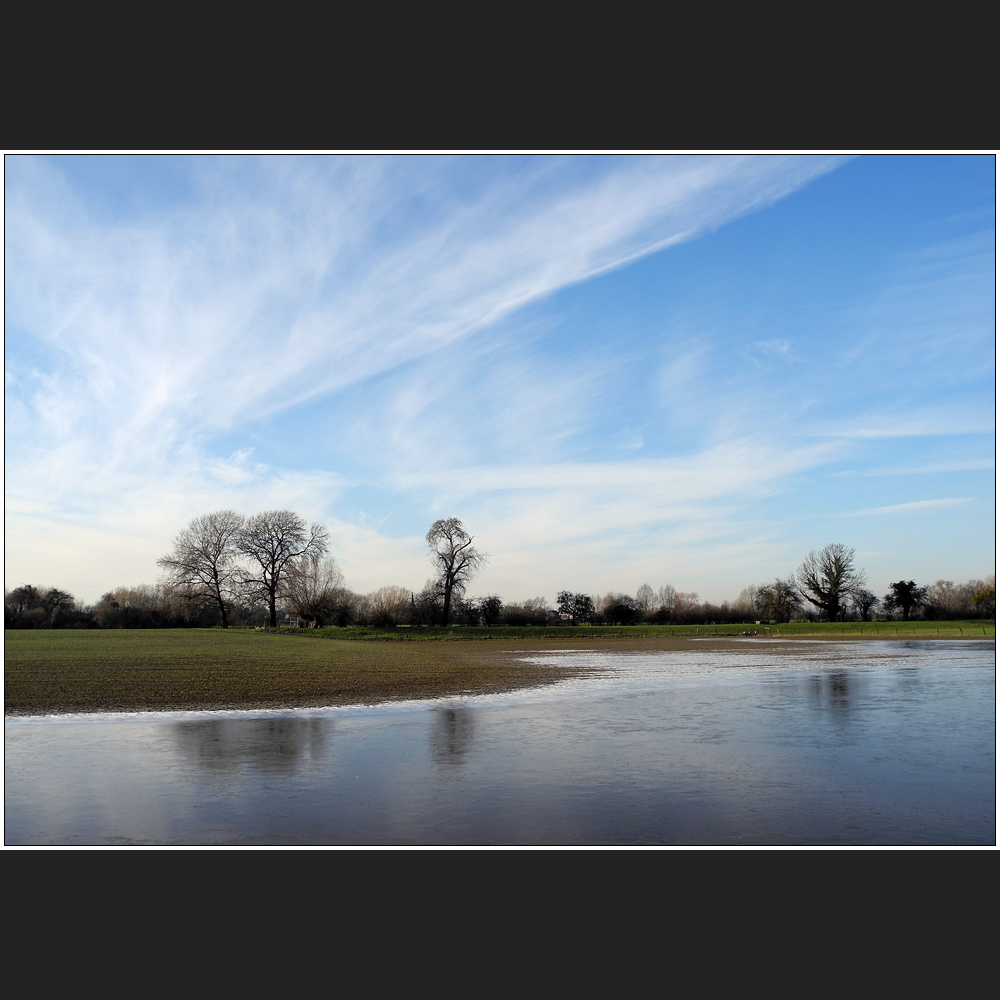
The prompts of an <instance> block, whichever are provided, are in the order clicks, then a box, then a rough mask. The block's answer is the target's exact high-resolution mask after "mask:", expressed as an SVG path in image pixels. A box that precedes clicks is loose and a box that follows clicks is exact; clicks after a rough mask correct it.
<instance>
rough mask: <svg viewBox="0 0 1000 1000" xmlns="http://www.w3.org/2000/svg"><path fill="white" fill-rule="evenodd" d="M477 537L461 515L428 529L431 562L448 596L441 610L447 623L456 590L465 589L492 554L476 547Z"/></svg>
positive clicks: (460, 591) (438, 580)
mask: <svg viewBox="0 0 1000 1000" xmlns="http://www.w3.org/2000/svg"><path fill="white" fill-rule="evenodd" d="M473 537H474V536H472V535H470V534H469V533H468V532H467V531H466V530H465V525H464V524H462V522H461V521H460V520H459V519H458V518H457V517H449V518H447V519H445V520H443V521H435V522H434V523H433V524H432V525H431V530H430V531H428V532H427V544H428V545H429V546H430V550H431V562H432V563H434V566H435V568H436V569H437V571H438V576H437V585H438V587H440V588H441V595H442V597H443V598H444V607H443V608H442V612H441V615H442V619H443V624H444V625H447V624H448V618H449V616H450V614H451V598H452V594H453V593H455V592H456V591H457V593H458V594H462V593H464V592H465V587H466V585H467V584H468V582H469V580H471V579H472V577H473V576H474V575H475V572H476V570H478V569H479V568H480V567H482V566H485V565H486V561H487V558H488V557H487V555H486V553H485V552H477V551H476V550H475V549H474V548H473V547H472V540H473Z"/></svg>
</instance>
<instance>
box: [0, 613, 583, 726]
mask: <svg viewBox="0 0 1000 1000" xmlns="http://www.w3.org/2000/svg"><path fill="white" fill-rule="evenodd" d="M491 645H492V644H491ZM486 651H487V650H486V649H485V648H484V644H482V643H463V642H447V643H445V642H436V643H405V644H404V643H388V642H362V641H345V642H318V641H316V640H315V639H309V638H306V637H305V636H304V635H290V636H288V635H275V634H269V633H266V632H255V631H250V630H237V631H223V630H221V629H120V630H117V629H115V630H112V629H108V630H93V631H91V630H86V631H83V630H81V631H77V630H65V631H63V630H38V631H29V630H23V631H22V630H17V631H8V632H6V633H5V651H4V710H5V713H6V714H8V715H36V714H45V713H49V712H96V711H126V710H152V709H189V708H197V709H206V708H278V707H289V706H292V707H296V706H302V707H305V706H312V705H350V704H368V703H373V702H379V701H391V700H399V699H405V698H429V697H439V696H442V695H449V694H462V693H477V694H485V693H489V692H498V691H511V690H514V689H516V688H522V687H532V686H536V685H539V684H549V683H552V682H553V681H556V680H559V679H561V678H562V677H565V676H568V675H569V673H570V671H569V670H565V669H562V668H558V667H555V668H553V667H540V666H537V665H532V664H526V663H523V662H519V661H518V660H517V659H516V658H515V657H513V656H510V655H509V654H506V655H505V654H504V653H503V652H502V651H499V650H496V651H493V652H494V654H495V655H484V653H486ZM496 654H499V655H496Z"/></svg>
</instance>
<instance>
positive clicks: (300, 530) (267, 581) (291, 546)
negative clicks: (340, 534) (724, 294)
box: [237, 510, 330, 628]
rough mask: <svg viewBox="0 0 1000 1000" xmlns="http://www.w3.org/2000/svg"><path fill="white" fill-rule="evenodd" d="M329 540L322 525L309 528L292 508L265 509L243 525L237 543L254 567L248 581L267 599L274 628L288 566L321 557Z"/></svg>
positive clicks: (327, 533)
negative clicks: (299, 561) (302, 560)
mask: <svg viewBox="0 0 1000 1000" xmlns="http://www.w3.org/2000/svg"><path fill="white" fill-rule="evenodd" d="M329 540H330V533H329V532H328V531H327V530H326V528H324V527H323V526H322V525H321V524H314V525H312V526H311V527H310V528H308V530H307V528H306V522H305V521H304V520H303V519H302V518H301V517H299V515H298V514H295V513H293V512H292V511H290V510H265V511H264V512H263V513H261V514H254V516H253V517H251V518H250V519H249V520H248V521H247V522H246V524H245V525H244V526H243V530H242V531H241V532H240V533H239V537H238V541H237V546H238V548H239V550H240V552H242V553H243V555H245V556H246V557H247V559H248V560H249V561H250V564H251V566H252V567H253V568H252V569H251V571H250V572H249V573H248V574H247V575H246V577H245V580H246V582H247V583H248V584H249V585H250V586H251V587H252V588H253V589H254V590H256V591H257V592H258V593H259V594H260V595H261V597H262V598H263V599H265V600H266V601H267V607H268V614H269V616H270V622H271V627H272V628H274V627H275V626H276V625H277V624H278V611H277V602H278V596H279V594H280V593H281V587H282V584H283V583H284V580H285V575H286V573H288V571H289V567H290V566H292V565H294V564H295V562H296V561H297V560H301V559H309V558H312V557H313V556H322V555H323V554H324V553H325V552H326V549H327V544H328V542H329Z"/></svg>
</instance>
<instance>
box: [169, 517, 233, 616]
mask: <svg viewBox="0 0 1000 1000" xmlns="http://www.w3.org/2000/svg"><path fill="white" fill-rule="evenodd" d="M245 523H246V518H245V517H244V516H243V515H242V514H237V513H236V511H234V510H217V511H215V512H214V513H212V514H206V515H205V516H204V517H196V518H195V519H194V520H193V521H191V523H190V524H189V525H188V526H187V527H186V528H185V529H184V530H183V531H182V532H181V533H180V534H179V535H178V536H177V537H176V538H175V539H174V549H173V552H171V553H170V554H169V555H165V556H163V558H162V559H157V560H156V564H157V565H158V566H162V567H163V568H164V569H165V570H166V571H167V575H168V578H169V582H170V584H171V585H172V586H173V587H178V588H183V589H184V590H186V591H187V592H188V593H189V594H190V595H191V596H192V597H194V598H195V599H196V600H199V601H200V602H201V603H203V604H207V605H209V606H210V607H212V608H214V609H215V610H217V611H218V612H219V616H220V617H221V619H222V627H223V628H228V627H229V610H230V607H231V606H232V604H233V602H234V601H235V600H236V597H237V589H238V585H239V580H240V567H239V564H238V555H239V553H238V551H237V540H238V539H239V536H240V532H241V531H242V529H243V527H244V525H245Z"/></svg>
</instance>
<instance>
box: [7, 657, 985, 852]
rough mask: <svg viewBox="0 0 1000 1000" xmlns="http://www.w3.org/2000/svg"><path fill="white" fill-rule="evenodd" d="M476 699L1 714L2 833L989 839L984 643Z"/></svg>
mask: <svg viewBox="0 0 1000 1000" xmlns="http://www.w3.org/2000/svg"><path fill="white" fill-rule="evenodd" d="M531 658H532V659H534V660H536V661H538V662H550V663H556V662H560V663H565V662H566V660H567V659H571V660H572V661H574V662H575V663H578V664H580V665H581V666H583V667H584V668H585V673H584V675H583V676H582V677H580V678H578V679H575V680H571V681H566V682H560V683H558V684H555V685H552V686H551V687H547V688H543V689H537V690H534V691H524V692H517V693H513V694H506V695H494V696H487V697H466V698H461V697H456V698H448V699H439V700H433V701H424V702H410V703H405V704H393V705H382V706H373V707H360V708H359V707H349V708H331V709H312V710H289V711H279V712H202V713H194V712H186V713H181V712H157V713H136V714H124V715H110V714H103V715H88V716H80V715H76V716H58V717H40V718H13V719H7V720H6V724H5V744H6V786H5V800H6V819H5V824H6V825H5V841H6V843H8V844H257V845H267V844H511V845H517V844H525V845H532V844H537V845H561V844H565V845H588V844H594V845H596V844H619V845H628V844H633V845H656V844H663V845H669V844H680V845H683V844H694V845H713V844H718V845H733V844H786V845H796V844H801V845H814V844H830V845H846V844H914V845H929V844H953V845H974V844H992V843H994V842H995V830H996V819H995V815H996V789H995V735H996V723H995V654H994V644H993V643H992V642H974V641H966V642H947V641H937V642H928V641H923V642H920V641H907V642H844V643H834V642H809V641H804V640H794V641H780V640H779V641H776V642H762V641H760V640H744V641H734V643H733V650H732V652H719V651H717V650H716V649H714V648H713V649H711V650H709V649H707V648H706V649H704V650H701V649H699V647H698V645H697V643H693V644H692V649H691V650H690V651H687V650H685V651H671V652H666V653H656V654H650V653H618V654H615V653H609V652H608V651H606V650H601V651H594V652H579V651H578V652H568V653H546V654H541V653H539V654H534V655H532V656H531Z"/></svg>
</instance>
